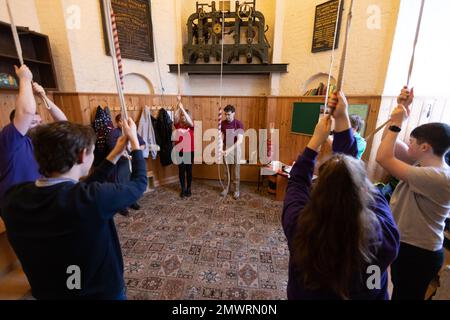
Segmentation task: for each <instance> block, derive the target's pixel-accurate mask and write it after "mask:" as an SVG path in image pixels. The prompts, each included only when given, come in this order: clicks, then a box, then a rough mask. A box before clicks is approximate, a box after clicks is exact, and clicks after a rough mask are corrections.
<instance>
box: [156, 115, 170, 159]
mask: <svg viewBox="0 0 450 320" xmlns="http://www.w3.org/2000/svg"><path fill="white" fill-rule="evenodd" d="M172 125H173V122H172V120H171V119H170V116H169V114H168V113H167V111H166V110H165V109H161V110H160V111H159V114H158V119H157V121H156V132H157V144H158V145H159V147H160V149H161V150H160V152H159V160H160V161H161V164H162V165H163V167H166V166H169V165H171V164H172V148H173V143H172Z"/></svg>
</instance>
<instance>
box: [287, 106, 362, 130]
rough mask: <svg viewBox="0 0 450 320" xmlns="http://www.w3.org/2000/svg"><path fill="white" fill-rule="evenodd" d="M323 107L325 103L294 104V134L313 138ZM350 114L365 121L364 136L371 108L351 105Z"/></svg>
mask: <svg viewBox="0 0 450 320" xmlns="http://www.w3.org/2000/svg"><path fill="white" fill-rule="evenodd" d="M323 106H324V105H323V103H306V102H294V107H293V109H294V110H293V112H292V129H291V131H292V133H298V134H304V135H309V136H312V135H313V133H314V128H315V127H316V124H317V122H318V121H319V116H320V113H321V112H322V113H323ZM321 109H322V110H321ZM348 114H350V115H352V114H356V115H358V116H360V117H361V118H362V119H363V120H364V127H363V128H362V129H361V135H362V136H364V135H365V131H366V126H367V118H368V116H369V106H368V105H367V104H352V105H349V107H348Z"/></svg>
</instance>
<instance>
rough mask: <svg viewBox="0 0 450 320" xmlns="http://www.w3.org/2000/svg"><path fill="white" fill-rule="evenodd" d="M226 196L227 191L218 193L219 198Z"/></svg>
mask: <svg viewBox="0 0 450 320" xmlns="http://www.w3.org/2000/svg"><path fill="white" fill-rule="evenodd" d="M227 194H228V190H223V191H222V192H221V193H220V196H221V197H226V196H227Z"/></svg>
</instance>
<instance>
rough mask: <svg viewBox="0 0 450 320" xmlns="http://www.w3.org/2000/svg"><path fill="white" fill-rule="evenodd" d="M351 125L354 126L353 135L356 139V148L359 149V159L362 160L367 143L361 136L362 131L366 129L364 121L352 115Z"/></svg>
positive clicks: (357, 156)
mask: <svg viewBox="0 0 450 320" xmlns="http://www.w3.org/2000/svg"><path fill="white" fill-rule="evenodd" d="M350 124H351V126H352V131H353V135H354V136H355V139H356V146H357V148H358V154H357V155H356V158H357V159H361V158H362V155H363V154H364V151H366V146H367V142H366V139H364V138H363V137H362V136H361V130H362V128H363V127H364V120H363V119H361V117H360V116H358V115H353V114H352V115H350Z"/></svg>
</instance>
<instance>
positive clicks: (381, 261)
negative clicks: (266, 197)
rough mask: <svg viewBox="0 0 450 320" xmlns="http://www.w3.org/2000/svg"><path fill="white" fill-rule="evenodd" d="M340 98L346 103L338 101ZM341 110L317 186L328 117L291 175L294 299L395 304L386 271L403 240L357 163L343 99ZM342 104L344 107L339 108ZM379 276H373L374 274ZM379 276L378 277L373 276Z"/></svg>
mask: <svg viewBox="0 0 450 320" xmlns="http://www.w3.org/2000/svg"><path fill="white" fill-rule="evenodd" d="M338 99H339V100H338ZM338 99H337V97H336V94H334V95H333V96H332V97H331V100H330V102H329V106H330V107H335V108H336V109H335V111H334V115H333V117H334V119H335V135H334V139H333V151H334V155H333V157H332V158H331V159H329V160H328V161H326V162H325V163H324V164H323V165H322V166H321V167H320V169H319V176H318V179H317V180H316V182H315V185H314V188H313V189H312V190H311V188H312V186H311V180H312V176H313V171H314V166H315V164H316V161H317V156H318V152H319V149H320V147H321V145H322V144H324V143H325V142H326V140H327V138H328V135H329V133H330V127H331V119H330V117H329V116H326V117H324V118H323V119H321V120H320V121H319V123H318V124H317V126H316V129H315V131H314V135H313V137H312V138H311V140H310V142H309V143H308V146H307V147H306V149H305V150H304V152H303V153H302V154H300V156H299V157H298V159H297V161H296V162H295V164H294V166H293V168H292V170H291V172H290V179H289V182H288V187H287V191H286V198H285V200H284V207H283V214H282V225H283V230H284V232H285V235H286V238H287V241H288V247H289V251H290V259H289V278H288V287H287V295H288V299H291V300H296V299H355V300H356V299H364V300H369V299H380V300H383V299H388V298H389V297H388V291H387V289H388V277H387V271H386V270H387V268H388V266H389V265H390V264H391V262H392V261H393V260H394V259H395V257H396V256H397V251H398V247H399V233H398V230H397V227H396V225H395V222H394V220H393V217H392V214H391V211H390V209H389V205H388V203H387V202H386V200H385V199H384V197H383V196H382V195H381V194H380V193H379V191H378V190H377V189H376V188H374V187H373V185H372V184H371V182H370V180H369V179H368V177H367V174H366V170H365V167H364V163H363V162H362V161H361V160H358V159H356V158H355V157H356V155H357V146H356V141H355V137H354V135H353V133H352V130H351V126H350V120H349V117H348V111H347V109H348V103H347V101H346V98H345V96H344V95H343V94H342V93H340V94H339V98H338ZM338 101H339V102H338ZM371 266H373V267H372V268H374V269H373V270H377V271H378V272H377V273H375V274H376V275H377V276H378V277H377V276H376V277H375V278H374V279H375V280H376V281H374V279H373V278H370V276H372V275H373V273H371V272H373V270H372V269H371V268H370V267H371ZM370 270H372V271H370Z"/></svg>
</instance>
